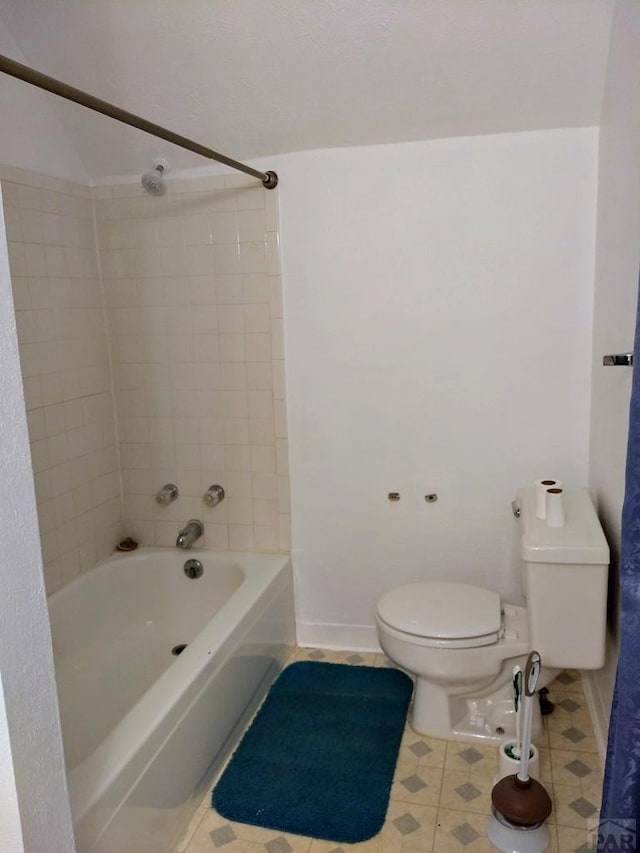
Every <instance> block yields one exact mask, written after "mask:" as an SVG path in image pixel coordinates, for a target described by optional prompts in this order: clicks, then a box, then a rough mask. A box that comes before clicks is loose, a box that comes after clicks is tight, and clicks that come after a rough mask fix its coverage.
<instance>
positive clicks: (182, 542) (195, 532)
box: [176, 518, 204, 548]
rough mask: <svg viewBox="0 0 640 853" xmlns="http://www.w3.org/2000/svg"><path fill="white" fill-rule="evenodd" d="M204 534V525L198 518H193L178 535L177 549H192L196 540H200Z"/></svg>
mask: <svg viewBox="0 0 640 853" xmlns="http://www.w3.org/2000/svg"><path fill="white" fill-rule="evenodd" d="M203 533H204V524H203V523H202V522H201V521H198V519H197V518H192V519H191V521H188V522H187V523H186V524H185V526H184V527H183V528H182V530H181V531H180V533H178V538H177V539H176V548H191V546H192V545H193V543H194V542H195V541H196V539H199V538H200V537H201V536H202V534H203Z"/></svg>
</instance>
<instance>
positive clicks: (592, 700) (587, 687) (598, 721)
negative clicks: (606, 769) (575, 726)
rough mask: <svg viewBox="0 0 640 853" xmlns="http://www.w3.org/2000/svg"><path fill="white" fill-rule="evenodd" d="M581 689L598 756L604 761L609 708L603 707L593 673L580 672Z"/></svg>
mask: <svg viewBox="0 0 640 853" xmlns="http://www.w3.org/2000/svg"><path fill="white" fill-rule="evenodd" d="M582 689H583V691H584V698H585V701H586V703H587V708H588V709H589V714H590V716H591V722H592V724H593V734H594V736H595V739H596V744H597V746H598V752H599V753H600V758H601V759H602V762H603V763H604V760H605V757H606V754H607V733H608V730H609V709H608V708H605V707H604V705H603V703H602V699H601V697H600V692H599V690H598V687H597V684H596V679H595V676H594V674H593V673H591V672H583V673H582Z"/></svg>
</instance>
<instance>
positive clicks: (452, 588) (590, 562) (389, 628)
mask: <svg viewBox="0 0 640 853" xmlns="http://www.w3.org/2000/svg"><path fill="white" fill-rule="evenodd" d="M567 491H568V492H569V497H568V499H566V507H565V514H566V517H567V521H566V526H565V527H564V528H562V529H558V528H549V527H547V525H546V523H545V522H544V521H541V520H540V519H537V518H536V515H535V490H534V489H521V490H520V491H519V492H518V497H517V500H516V504H517V508H518V510H519V519H520V524H521V528H522V549H521V552H522V557H523V561H522V580H523V592H524V595H525V598H526V601H527V605H526V607H519V606H515V605H511V604H507V603H504V602H502V601H501V598H500V595H499V593H498V592H496V591H494V590H490V589H486V588H484V587H480V586H474V585H471V584H466V583H457V582H452V581H435V580H433V581H432V580H422V581H418V582H415V583H411V584H407V585H405V586H401V587H396V588H394V589H391V590H389V591H388V592H386V593H385V594H384V595H383V596H382V597H381V598H380V599H379V601H378V606H377V611H376V625H377V631H378V640H379V643H380V645H381V647H382V649H383V650H384V652H385V654H386V655H387V656H388V657H389V659H390V660H391V661H393V662H394V663H395V664H397V666H399V667H400V668H402V669H404V670H405V671H406V672H408V673H409V674H410V675H413V676H415V692H414V699H413V706H412V710H411V724H412V726H413V728H414V729H415V730H416V731H417V732H420V733H421V734H427V735H431V736H434V737H440V738H451V739H457V740H462V741H468V742H474V741H478V740H481V741H495V742H496V743H497V742H499V741H500V740H503V739H504V737H505V736H513V735H514V734H515V712H514V708H513V701H512V673H513V667H514V666H515V665H516V664H519V665H521V666H522V665H524V661H525V659H526V656H527V654H528V653H529V652H530V651H531V650H532V649H533V648H535V649H537V650H538V651H539V652H540V654H541V655H542V661H543V664H546V665H544V666H543V669H542V672H541V675H540V680H539V683H538V689H541V688H542V687H545V686H546V685H547V684H548V683H549V682H550V681H551V680H552V679H553V678H554V677H555V675H556V674H557V672H558V671H559V669H561V668H565V667H571V668H578V669H592V668H593V669H597V668H599V667H601V666H602V665H603V664H604V643H605V624H606V583H607V569H608V561H609V549H608V546H607V543H606V540H605V539H604V534H603V533H602V529H601V527H600V523H599V522H598V519H597V516H596V514H595V511H594V509H593V506H592V504H591V501H590V499H589V495H588V493H587V491H586V489H572V490H565V492H567ZM568 602H571V603H572V605H573V606H571V607H570V608H569V607H567V603H568ZM540 726H541V722H540V712H539V707H538V705H537V703H536V704H535V707H534V721H533V738H534V740H535V738H536V737H537V735H538V733H539V730H540Z"/></svg>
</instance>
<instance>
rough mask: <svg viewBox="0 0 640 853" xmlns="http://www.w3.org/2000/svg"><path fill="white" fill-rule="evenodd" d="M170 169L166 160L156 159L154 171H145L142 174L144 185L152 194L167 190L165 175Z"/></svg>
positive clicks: (160, 193) (159, 193)
mask: <svg viewBox="0 0 640 853" xmlns="http://www.w3.org/2000/svg"><path fill="white" fill-rule="evenodd" d="M168 171H169V164H168V163H167V161H166V160H156V161H155V163H154V169H153V172H145V173H144V175H143V176H142V186H143V187H144V188H145V190H146V191H147V192H148V193H151V195H162V194H163V193H164V192H165V191H166V186H165V183H164V176H165V175H166V173H167V172H168Z"/></svg>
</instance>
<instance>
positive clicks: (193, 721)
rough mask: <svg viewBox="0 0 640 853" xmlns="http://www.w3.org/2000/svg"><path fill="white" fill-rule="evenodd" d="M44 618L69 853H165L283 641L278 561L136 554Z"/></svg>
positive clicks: (79, 587)
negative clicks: (191, 565) (192, 566)
mask: <svg viewBox="0 0 640 853" xmlns="http://www.w3.org/2000/svg"><path fill="white" fill-rule="evenodd" d="M191 558H196V559H198V560H200V561H201V563H202V566H203V568H204V572H203V574H202V576H201V577H199V578H196V579H190V578H188V577H187V576H186V575H185V573H184V571H183V566H184V563H185V561H186V560H187V559H191ZM49 613H50V619H51V630H52V637H53V648H54V658H55V662H56V679H57V683H58V700H59V706H60V718H61V725H62V736H63V742H64V749H65V760H66V764H67V784H68V788H69V799H70V803H71V812H72V816H73V822H74V828H75V834H76V845H77V850H78V853H116V851H117V853H122V851H127V853H147V851H149V853H151V851H153V853H165V851H166V853H170V851H172V850H173V848H174V846H175V844H176V843H177V840H178V838H179V837H180V834H181V832H182V831H183V830H184V828H185V826H186V824H187V823H188V821H189V819H190V818H191V816H192V814H193V812H194V811H195V809H196V807H197V805H198V802H199V801H200V800H201V798H202V796H203V793H204V790H205V787H206V785H208V784H210V782H211V776H212V774H213V772H214V771H215V770H216V769H217V767H218V766H219V764H220V763H221V761H223V760H224V758H225V757H226V755H227V754H228V753H229V751H230V750H231V749H232V748H233V746H235V743H236V742H237V740H238V738H239V735H240V733H241V731H242V728H243V727H244V726H245V725H246V722H247V721H248V719H249V718H250V716H251V714H252V713H253V712H254V711H255V709H256V707H257V706H258V704H259V703H260V701H261V700H262V698H263V697H264V695H265V693H266V691H267V689H268V687H269V685H270V684H271V682H272V681H273V679H274V678H275V677H276V675H277V674H278V672H279V671H280V669H281V668H282V665H283V663H284V660H285V659H286V657H287V655H288V653H289V650H290V648H291V646H292V644H293V642H294V635H295V629H294V616H293V581H292V573H291V564H290V561H289V558H288V557H286V556H282V555H267V554H240V553H221V552H212V551H198V550H196V549H192V550H189V551H177V550H172V549H160V548H155V549H151V548H149V549H147V548H144V549H140V550H138V551H136V552H135V553H133V554H127V555H118V556H115V557H111V558H109V559H108V560H106V561H105V562H104V563H102V564H100V565H99V566H97V567H96V568H95V569H92V570H91V571H89V572H87V573H86V574H84V575H82V576H81V577H79V578H78V579H77V580H75V581H73V582H72V583H71V584H69V585H68V586H67V587H64V588H63V589H61V590H59V591H58V592H56V593H54V595H52V596H51V597H50V599H49ZM181 646H186V647H185V648H184V650H183V651H180V647H181Z"/></svg>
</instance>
